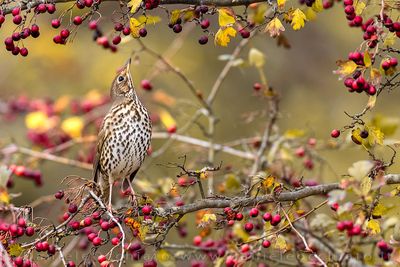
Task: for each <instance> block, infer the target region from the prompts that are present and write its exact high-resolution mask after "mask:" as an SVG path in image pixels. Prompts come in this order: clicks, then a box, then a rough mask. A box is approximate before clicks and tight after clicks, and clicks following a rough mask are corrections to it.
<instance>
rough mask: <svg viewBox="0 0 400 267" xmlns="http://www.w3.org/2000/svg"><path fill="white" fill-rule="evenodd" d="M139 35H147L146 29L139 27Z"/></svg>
mask: <svg viewBox="0 0 400 267" xmlns="http://www.w3.org/2000/svg"><path fill="white" fill-rule="evenodd" d="M139 35H140V37H146V36H147V30H146V28H141V29H140V30H139Z"/></svg>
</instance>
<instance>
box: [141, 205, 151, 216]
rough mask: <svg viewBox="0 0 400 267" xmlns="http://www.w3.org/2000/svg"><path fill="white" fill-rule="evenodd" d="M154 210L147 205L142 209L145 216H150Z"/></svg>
mask: <svg viewBox="0 0 400 267" xmlns="http://www.w3.org/2000/svg"><path fill="white" fill-rule="evenodd" d="M152 210H153V209H152V207H151V206H150V205H145V206H143V208H142V212H143V214H144V215H150V214H151V212H152Z"/></svg>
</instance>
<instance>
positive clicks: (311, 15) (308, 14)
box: [305, 8, 317, 21]
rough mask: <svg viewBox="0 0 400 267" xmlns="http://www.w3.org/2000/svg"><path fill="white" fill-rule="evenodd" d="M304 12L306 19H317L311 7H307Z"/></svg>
mask: <svg viewBox="0 0 400 267" xmlns="http://www.w3.org/2000/svg"><path fill="white" fill-rule="evenodd" d="M305 14H306V18H307V20H309V21H312V20H316V19H317V13H315V11H314V10H313V9H312V8H307V9H306V13H305Z"/></svg>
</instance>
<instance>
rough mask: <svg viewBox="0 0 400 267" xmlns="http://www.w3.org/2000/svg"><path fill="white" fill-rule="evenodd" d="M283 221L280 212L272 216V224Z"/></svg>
mask: <svg viewBox="0 0 400 267" xmlns="http://www.w3.org/2000/svg"><path fill="white" fill-rule="evenodd" d="M280 222H281V215H279V214H275V215H274V216H272V219H271V225H273V226H276V225H278V224H279V223H280Z"/></svg>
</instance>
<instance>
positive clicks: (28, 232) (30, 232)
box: [25, 226, 35, 236]
mask: <svg viewBox="0 0 400 267" xmlns="http://www.w3.org/2000/svg"><path fill="white" fill-rule="evenodd" d="M25 234H26V235H27V236H33V235H34V234H35V228H33V227H31V226H28V227H26V230H25Z"/></svg>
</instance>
